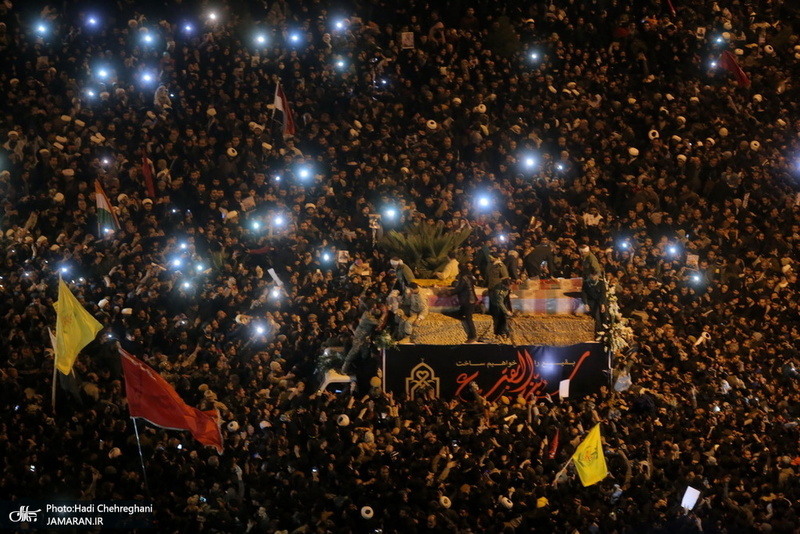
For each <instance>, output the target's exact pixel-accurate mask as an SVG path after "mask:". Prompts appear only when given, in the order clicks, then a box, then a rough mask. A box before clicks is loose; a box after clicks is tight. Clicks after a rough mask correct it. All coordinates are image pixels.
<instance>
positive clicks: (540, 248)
mask: <svg viewBox="0 0 800 534" xmlns="http://www.w3.org/2000/svg"><path fill="white" fill-rule="evenodd" d="M523 263H524V265H525V271H526V272H527V273H528V277H530V278H535V277H539V278H549V277H550V276H552V274H553V268H554V264H555V260H554V258H553V248H552V246H551V245H550V240H549V239H548V238H547V237H546V236H544V237H542V240H541V242H540V243H539V244H538V245H536V247H534V249H533V250H531V251H530V252H529V253H528V254H527V255H526V256H525V258H523Z"/></svg>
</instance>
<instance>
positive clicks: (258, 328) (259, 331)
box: [256, 325, 267, 336]
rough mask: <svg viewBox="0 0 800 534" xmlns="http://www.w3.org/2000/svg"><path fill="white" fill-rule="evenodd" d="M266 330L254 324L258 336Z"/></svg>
mask: <svg viewBox="0 0 800 534" xmlns="http://www.w3.org/2000/svg"><path fill="white" fill-rule="evenodd" d="M266 331H267V330H266V328H264V327H263V326H261V325H257V326H256V334H258V335H259V336H260V335H262V334H263V333H264V332H266Z"/></svg>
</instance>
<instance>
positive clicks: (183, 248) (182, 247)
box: [180, 242, 189, 250]
mask: <svg viewBox="0 0 800 534" xmlns="http://www.w3.org/2000/svg"><path fill="white" fill-rule="evenodd" d="M180 247H181V250H186V249H187V248H188V247H189V245H187V244H186V242H183V243H181V244H180Z"/></svg>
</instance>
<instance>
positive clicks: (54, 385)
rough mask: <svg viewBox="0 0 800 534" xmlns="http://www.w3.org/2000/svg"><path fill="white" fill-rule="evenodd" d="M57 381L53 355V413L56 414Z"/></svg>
mask: <svg viewBox="0 0 800 534" xmlns="http://www.w3.org/2000/svg"><path fill="white" fill-rule="evenodd" d="M54 354H55V353H54ZM57 381H58V369H57V368H56V359H55V357H54V358H53V415H55V414H56V382H57Z"/></svg>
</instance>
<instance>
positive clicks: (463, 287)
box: [452, 265, 478, 343]
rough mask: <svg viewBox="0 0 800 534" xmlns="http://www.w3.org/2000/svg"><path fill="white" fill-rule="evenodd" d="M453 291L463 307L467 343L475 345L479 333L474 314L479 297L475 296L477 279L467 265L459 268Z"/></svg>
mask: <svg viewBox="0 0 800 534" xmlns="http://www.w3.org/2000/svg"><path fill="white" fill-rule="evenodd" d="M452 291H453V294H455V295H458V304H459V306H461V315H462V317H463V319H464V323H465V324H466V328H467V343H474V342H475V341H477V339H478V333H477V332H476V330H475V322H474V321H473V320H472V314H473V313H475V304H476V303H477V302H478V297H477V296H476V295H475V277H474V276H472V273H470V272H469V269H468V268H467V266H466V265H459V266H458V280H457V281H456V286H455V287H454V288H453V290H452Z"/></svg>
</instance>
